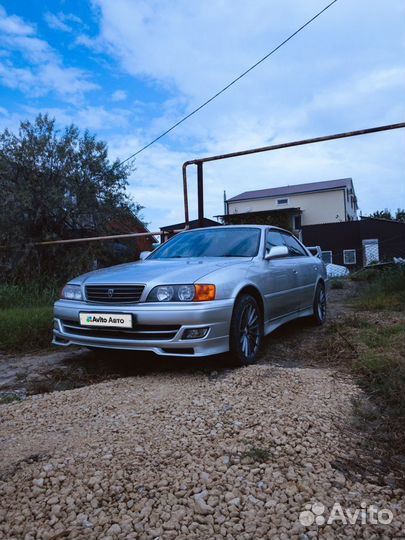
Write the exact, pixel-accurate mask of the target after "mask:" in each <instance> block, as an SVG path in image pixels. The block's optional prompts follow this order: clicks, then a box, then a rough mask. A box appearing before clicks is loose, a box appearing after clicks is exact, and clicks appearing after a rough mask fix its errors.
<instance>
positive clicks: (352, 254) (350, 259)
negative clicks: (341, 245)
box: [343, 249, 356, 264]
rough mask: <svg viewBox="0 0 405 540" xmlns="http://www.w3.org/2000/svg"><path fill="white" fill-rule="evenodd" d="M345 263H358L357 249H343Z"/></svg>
mask: <svg viewBox="0 0 405 540" xmlns="http://www.w3.org/2000/svg"><path fill="white" fill-rule="evenodd" d="M343 264H356V250H355V249H344V250H343Z"/></svg>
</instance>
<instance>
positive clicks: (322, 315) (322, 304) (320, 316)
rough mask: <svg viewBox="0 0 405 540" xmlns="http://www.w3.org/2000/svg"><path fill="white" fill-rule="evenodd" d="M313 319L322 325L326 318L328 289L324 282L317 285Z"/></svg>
mask: <svg viewBox="0 0 405 540" xmlns="http://www.w3.org/2000/svg"><path fill="white" fill-rule="evenodd" d="M312 320H313V321H314V323H315V324H317V325H322V324H323V323H324V322H325V320H326V291H325V285H323V284H322V283H318V286H317V287H316V291H315V297H314V314H313V316H312Z"/></svg>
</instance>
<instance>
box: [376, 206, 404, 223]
mask: <svg viewBox="0 0 405 540" xmlns="http://www.w3.org/2000/svg"><path fill="white" fill-rule="evenodd" d="M369 217H372V218H378V219H389V220H391V221H404V222H405V210H404V209H402V208H397V210H396V212H395V214H392V212H391V210H388V208H385V209H384V210H376V211H375V212H373V213H372V214H370V216H369Z"/></svg>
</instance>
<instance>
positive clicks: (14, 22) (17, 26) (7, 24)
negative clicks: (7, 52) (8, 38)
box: [0, 6, 35, 35]
mask: <svg viewBox="0 0 405 540" xmlns="http://www.w3.org/2000/svg"><path fill="white" fill-rule="evenodd" d="M0 32H4V33H5V34H14V35H30V34H33V33H34V32H35V27H34V26H33V25H31V24H27V23H25V22H24V21H23V20H22V19H21V17H17V15H10V16H7V13H6V10H5V9H4V8H3V7H2V6H0Z"/></svg>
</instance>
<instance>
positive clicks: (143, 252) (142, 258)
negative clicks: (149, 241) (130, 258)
mask: <svg viewBox="0 0 405 540" xmlns="http://www.w3.org/2000/svg"><path fill="white" fill-rule="evenodd" d="M151 253H152V252H151V251H141V254H140V255H139V260H140V261H144V260H145V259H146V257H149V255H150V254H151Z"/></svg>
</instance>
